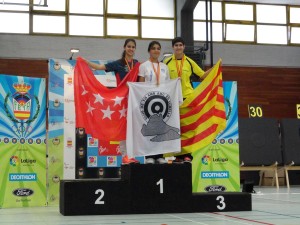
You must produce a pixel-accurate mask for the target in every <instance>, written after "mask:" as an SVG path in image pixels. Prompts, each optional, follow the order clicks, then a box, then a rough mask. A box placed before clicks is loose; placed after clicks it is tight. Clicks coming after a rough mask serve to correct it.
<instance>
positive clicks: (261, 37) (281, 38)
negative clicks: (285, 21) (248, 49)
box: [257, 25, 287, 44]
mask: <svg viewBox="0 0 300 225" xmlns="http://www.w3.org/2000/svg"><path fill="white" fill-rule="evenodd" d="M257 43H262V44H287V29H286V27H285V26H272V25H257Z"/></svg>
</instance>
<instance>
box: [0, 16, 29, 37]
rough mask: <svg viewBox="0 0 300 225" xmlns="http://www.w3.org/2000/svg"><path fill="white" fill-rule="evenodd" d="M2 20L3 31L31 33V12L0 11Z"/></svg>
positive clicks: (0, 28)
mask: <svg viewBox="0 0 300 225" xmlns="http://www.w3.org/2000/svg"><path fill="white" fill-rule="evenodd" d="M0 21H2V22H1V24H0V32H1V33H23V34H28V33H29V13H1V12H0ZM3 21H5V22H3Z"/></svg>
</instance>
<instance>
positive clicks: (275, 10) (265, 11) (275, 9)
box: [256, 5, 286, 24]
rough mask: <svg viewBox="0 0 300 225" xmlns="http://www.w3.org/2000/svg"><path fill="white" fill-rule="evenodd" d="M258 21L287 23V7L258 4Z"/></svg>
mask: <svg viewBox="0 0 300 225" xmlns="http://www.w3.org/2000/svg"><path fill="white" fill-rule="evenodd" d="M256 18H257V23H273V24H286V7H285V6H275V5H256Z"/></svg>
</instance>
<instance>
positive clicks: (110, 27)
mask: <svg viewBox="0 0 300 225" xmlns="http://www.w3.org/2000/svg"><path fill="white" fill-rule="evenodd" d="M107 35H113V36H134V37H136V36H138V21H137V20H132V19H107Z"/></svg>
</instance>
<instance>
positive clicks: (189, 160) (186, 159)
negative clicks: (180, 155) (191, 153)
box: [183, 156, 192, 163]
mask: <svg viewBox="0 0 300 225" xmlns="http://www.w3.org/2000/svg"><path fill="white" fill-rule="evenodd" d="M183 162H184V163H192V159H191V158H190V157H188V156H186V157H184V159H183Z"/></svg>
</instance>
